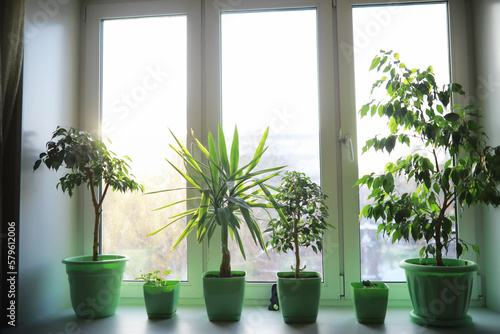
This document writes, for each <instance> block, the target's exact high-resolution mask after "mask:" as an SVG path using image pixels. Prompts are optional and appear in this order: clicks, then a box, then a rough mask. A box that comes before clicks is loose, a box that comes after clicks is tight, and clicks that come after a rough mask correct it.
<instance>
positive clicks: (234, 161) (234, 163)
mask: <svg viewBox="0 0 500 334" xmlns="http://www.w3.org/2000/svg"><path fill="white" fill-rule="evenodd" d="M239 146H240V144H239V139H238V129H237V128H236V125H235V126H234V134H233V143H232V144H231V157H230V164H231V175H232V174H234V173H235V172H236V171H237V170H238V163H239V160H240V147H239Z"/></svg>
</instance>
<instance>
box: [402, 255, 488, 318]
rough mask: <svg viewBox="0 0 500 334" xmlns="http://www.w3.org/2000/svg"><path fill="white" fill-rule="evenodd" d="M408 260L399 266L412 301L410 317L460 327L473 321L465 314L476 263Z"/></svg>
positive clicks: (451, 260)
mask: <svg viewBox="0 0 500 334" xmlns="http://www.w3.org/2000/svg"><path fill="white" fill-rule="evenodd" d="M443 262H444V264H445V266H441V267H438V266H436V265H435V264H436V260H435V259H423V260H422V264H419V263H420V259H418V258H417V259H408V260H404V261H401V263H400V264H399V266H400V267H401V268H403V269H405V271H406V281H407V282H408V291H409V293H410V299H411V302H412V304H413V311H412V312H411V313H410V318H411V320H412V321H413V322H415V323H418V324H422V325H434V326H463V325H466V324H468V323H470V322H471V321H472V318H471V317H470V316H469V315H467V311H468V309H469V303H470V298H471V294H472V283H473V281H474V273H475V272H476V271H478V270H479V266H478V265H477V264H476V263H474V262H472V261H468V260H459V259H443Z"/></svg>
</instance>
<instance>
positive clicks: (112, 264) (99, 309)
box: [62, 255, 129, 319]
mask: <svg viewBox="0 0 500 334" xmlns="http://www.w3.org/2000/svg"><path fill="white" fill-rule="evenodd" d="M128 260H129V257H128V256H124V255H99V261H92V256H90V255H89V256H75V257H68V258H66V259H64V260H63V261H62V263H64V264H66V273H67V274H68V281H69V289H70V296H71V304H72V306H73V310H74V311H75V313H76V315H77V316H78V317H80V318H86V319H94V318H103V317H109V316H111V315H113V314H115V312H116V308H117V307H118V303H119V302H120V295H121V291H122V279H123V272H124V271H125V265H126V262H127V261H128Z"/></svg>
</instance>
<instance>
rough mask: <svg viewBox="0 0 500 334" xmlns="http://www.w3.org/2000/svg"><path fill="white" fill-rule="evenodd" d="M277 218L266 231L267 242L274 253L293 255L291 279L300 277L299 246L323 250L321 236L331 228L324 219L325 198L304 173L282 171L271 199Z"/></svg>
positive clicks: (325, 214) (326, 215)
mask: <svg viewBox="0 0 500 334" xmlns="http://www.w3.org/2000/svg"><path fill="white" fill-rule="evenodd" d="M275 198H276V202H277V204H278V207H279V214H280V215H279V217H278V218H274V219H272V220H271V221H270V222H269V224H268V226H267V229H266V232H270V233H271V234H270V236H271V238H270V240H269V241H268V243H269V244H270V245H271V246H272V247H273V248H274V249H276V250H277V251H278V253H281V252H284V253H286V252H287V251H289V250H291V251H293V252H294V253H295V266H294V267H293V266H292V269H293V270H294V271H295V278H300V272H301V270H303V269H305V266H304V267H303V268H301V262H300V247H311V249H312V250H313V251H314V252H315V253H317V252H318V251H319V252H321V251H322V250H323V234H324V232H325V230H326V229H327V228H328V227H332V225H330V224H329V223H328V222H327V221H326V219H327V217H328V208H327V206H326V204H325V201H326V199H327V196H326V195H325V194H324V193H323V192H322V191H321V187H320V186H318V185H317V184H316V183H314V182H313V181H311V179H310V178H309V177H307V176H306V175H305V174H304V173H300V172H296V171H285V175H284V176H283V179H282V181H281V184H280V186H279V187H278V193H277V194H276V196H275Z"/></svg>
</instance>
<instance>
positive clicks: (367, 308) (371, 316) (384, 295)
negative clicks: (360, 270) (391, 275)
mask: <svg viewBox="0 0 500 334" xmlns="http://www.w3.org/2000/svg"><path fill="white" fill-rule="evenodd" d="M351 291H352V299H353V305H354V313H355V315H356V319H358V322H359V323H360V324H383V323H384V321H385V315H386V313H387V301H388V298H389V287H388V286H387V284H385V283H383V282H370V281H362V282H351Z"/></svg>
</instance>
